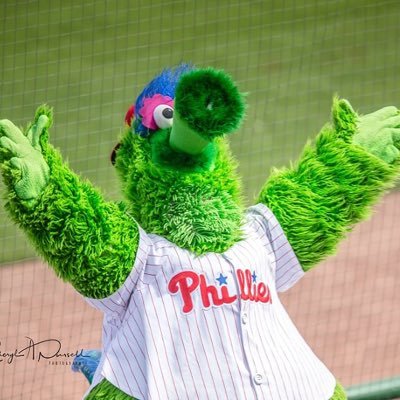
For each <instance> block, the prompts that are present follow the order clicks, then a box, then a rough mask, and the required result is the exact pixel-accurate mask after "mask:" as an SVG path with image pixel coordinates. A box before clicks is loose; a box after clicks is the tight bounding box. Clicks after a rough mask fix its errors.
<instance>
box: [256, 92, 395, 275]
mask: <svg viewBox="0 0 400 400" xmlns="http://www.w3.org/2000/svg"><path fill="white" fill-rule="evenodd" d="M333 121H334V125H333V126H332V125H327V126H325V127H324V128H323V129H322V131H321V133H320V134H319V135H318V137H317V139H316V141H315V143H314V144H308V145H307V146H306V147H305V149H304V152H303V155H302V156H301V157H300V160H299V162H298V163H297V164H296V165H295V166H293V167H292V168H290V169H282V170H280V171H277V170H275V171H274V172H273V173H272V175H271V176H270V178H269V179H268V181H267V183H266V184H265V185H264V187H263V188H262V190H261V193H260V195H259V201H261V202H263V203H265V204H266V205H267V206H268V207H269V208H270V209H271V210H272V212H273V213H274V214H275V216H276V217H277V219H278V221H279V222H280V224H281V226H282V228H283V230H284V231H285V233H286V235H287V238H288V240H289V242H290V244H291V245H292V247H293V249H294V251H295V253H296V255H297V257H298V259H299V261H300V263H301V265H302V267H303V269H304V270H309V269H310V268H311V267H312V266H314V265H316V264H317V263H319V262H320V261H321V260H323V259H324V258H325V257H326V256H327V255H329V254H332V253H334V251H335V250H336V247H337V245H338V243H339V242H340V240H341V239H342V238H343V237H344V236H345V235H346V233H347V232H348V231H349V230H350V229H351V228H352V227H353V226H354V224H355V223H357V222H358V221H360V220H362V219H363V218H366V216H367V215H368V213H369V211H370V206H371V205H373V204H374V203H375V202H376V201H377V199H378V198H379V196H380V195H381V194H382V193H383V192H384V191H385V190H387V189H388V188H389V187H390V186H392V185H393V183H394V180H395V178H396V176H398V174H399V170H400V168H399V162H396V163H395V164H393V165H389V164H387V163H385V162H384V161H382V160H380V159H378V158H377V157H375V156H373V155H372V154H369V153H368V152H367V151H365V150H364V149H363V148H361V147H360V146H357V145H355V144H352V143H351V141H352V138H353V135H354V134H355V132H356V125H357V115H356V114H355V113H354V111H353V110H352V109H351V107H350V106H349V104H348V103H347V102H345V101H339V100H337V99H336V100H335V101H334V106H333Z"/></svg>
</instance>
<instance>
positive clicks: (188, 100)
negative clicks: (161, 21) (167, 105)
mask: <svg viewBox="0 0 400 400" xmlns="http://www.w3.org/2000/svg"><path fill="white" fill-rule="evenodd" d="M174 109H175V110H174V122H173V125H172V130H171V134H170V146H171V147H172V148H173V149H174V150H176V151H179V152H182V153H186V154H189V155H198V154H200V153H202V152H203V150H204V149H205V148H206V147H207V145H208V144H209V143H210V142H212V141H213V139H214V138H216V137H219V136H222V135H226V134H230V133H232V132H234V131H235V130H236V129H237V128H238V127H239V125H240V123H241V122H242V120H243V116H244V111H245V102H244V99H243V95H242V94H241V93H240V92H239V90H238V88H237V87H236V85H235V84H234V82H233V81H232V79H231V78H230V77H229V75H227V74H226V73H225V72H224V71H221V70H214V69H211V68H207V69H198V70H194V71H191V72H189V73H187V74H185V75H183V76H182V78H181V79H180V81H179V83H178V86H177V88H176V93H175V106H174Z"/></svg>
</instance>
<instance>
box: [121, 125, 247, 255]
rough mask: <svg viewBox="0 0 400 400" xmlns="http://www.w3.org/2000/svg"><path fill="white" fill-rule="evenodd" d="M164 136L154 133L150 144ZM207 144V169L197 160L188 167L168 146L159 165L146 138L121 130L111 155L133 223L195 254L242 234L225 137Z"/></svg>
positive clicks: (237, 190) (238, 195)
mask: <svg viewBox="0 0 400 400" xmlns="http://www.w3.org/2000/svg"><path fill="white" fill-rule="evenodd" d="M164 135H165V132H162V131H161V132H156V133H154V136H155V137H154V139H152V140H153V143H154V142H158V143H159V141H162V140H164V141H165V142H164V145H165V143H166V140H167V138H166V137H164ZM157 136H160V137H161V139H158V138H157ZM163 137H164V139H163ZM213 145H214V146H215V149H216V150H215V153H213V154H215V159H214V160H213V168H210V169H204V164H201V163H200V164H196V163H195V164H193V168H188V164H187V163H186V162H187V160H186V158H182V159H179V158H178V159H176V158H175V154H173V150H170V152H171V158H170V161H169V163H170V165H168V160H167V159H166V160H163V165H162V167H161V166H160V165H159V163H158V162H154V161H153V158H152V155H151V154H152V151H151V147H152V143H151V142H149V141H148V140H147V139H143V138H141V137H139V136H137V135H132V133H130V132H129V130H127V131H126V133H125V135H124V137H123V139H122V141H121V147H120V148H119V150H118V153H117V158H116V168H117V170H118V172H119V174H120V176H121V178H122V182H123V191H124V194H125V196H126V197H127V198H128V200H129V204H130V206H131V210H132V215H133V216H134V218H135V219H136V220H137V221H138V223H139V225H140V226H142V227H143V228H144V229H145V230H146V231H147V232H152V233H156V234H159V235H162V236H164V237H165V238H167V239H168V240H170V241H172V242H174V243H175V244H177V245H178V246H180V247H183V248H185V249H189V250H191V251H193V252H194V253H196V254H202V253H206V252H209V251H213V252H218V253H219V252H223V251H225V250H227V249H228V248H229V247H231V246H232V245H233V244H234V243H235V242H237V241H239V240H240V238H241V237H242V234H241V225H242V218H243V211H244V210H243V207H242V201H241V200H242V199H241V188H240V180H239V178H238V176H237V175H236V172H235V169H236V163H235V162H234V161H233V159H232V156H231V154H230V152H229V148H228V145H227V143H226V141H225V139H223V138H220V139H217V140H216V141H215V142H214V144H213ZM213 151H214V150H213ZM168 154H169V153H168ZM158 157H160V156H156V157H155V159H156V160H158ZM179 161H182V162H183V168H182V169H178V162H179ZM185 166H186V167H185Z"/></svg>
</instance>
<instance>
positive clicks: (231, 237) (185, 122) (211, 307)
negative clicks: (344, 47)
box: [0, 65, 400, 400]
mask: <svg viewBox="0 0 400 400" xmlns="http://www.w3.org/2000/svg"><path fill="white" fill-rule="evenodd" d="M244 112H245V104H244V99H243V96H242V95H241V94H240V93H239V91H238V89H237V87H236V86H235V84H234V83H233V82H232V80H231V78H230V77H229V76H228V75H227V74H225V73H224V72H223V71H219V70H214V69H211V68H207V69H195V68H193V67H191V66H188V65H181V66H179V67H177V68H175V69H167V70H164V71H163V72H162V73H161V74H160V75H158V76H157V77H156V78H154V79H153V81H151V82H150V83H149V85H147V86H146V88H145V89H144V91H143V92H142V94H141V95H140V96H139V97H138V99H137V100H136V103H135V104H134V106H132V107H131V108H130V110H129V112H128V113H127V116H126V128H125V130H124V132H123V135H122V137H121V140H120V143H119V144H118V146H116V148H115V151H114V153H113V157H112V160H113V163H114V164H115V167H116V169H117V171H118V173H119V176H120V178H121V181H122V189H123V193H124V195H125V197H126V202H121V203H113V202H106V201H105V200H104V199H103V196H102V195H101V194H100V192H99V191H98V190H96V189H95V188H94V187H93V186H92V185H91V184H90V183H89V182H87V181H85V180H83V179H81V178H80V177H79V176H77V175H75V174H74V173H73V172H72V171H71V170H70V169H69V167H68V166H67V165H66V164H65V163H64V162H63V161H62V158H61V156H60V153H59V152H58V151H57V150H55V149H54V148H53V147H52V146H51V145H50V144H49V142H48V136H49V134H48V132H49V128H50V126H51V123H52V111H51V109H50V108H48V107H46V106H42V107H40V108H39V109H38V110H37V112H36V115H35V118H34V120H33V122H32V123H31V124H30V125H29V126H28V127H27V129H26V130H25V132H24V133H23V132H22V131H21V130H20V129H18V128H17V127H16V126H15V125H13V124H12V123H11V122H10V121H8V120H2V121H1V122H0V166H1V172H2V175H3V177H4V182H5V184H6V187H7V201H6V208H7V210H8V213H9V214H10V216H11V218H12V219H13V220H14V221H15V222H16V223H17V224H18V225H19V226H20V227H21V228H22V229H23V230H24V231H25V232H26V234H27V235H28V237H29V239H30V240H31V242H32V243H33V244H34V246H35V247H36V249H37V251H38V252H39V253H40V254H41V255H42V256H43V258H44V259H45V260H46V261H47V262H48V263H49V264H50V265H51V266H52V267H53V268H54V270H55V272H56V274H57V275H58V276H59V277H60V278H61V279H63V280H65V281H68V282H70V283H71V284H72V285H73V286H74V287H75V289H76V290H77V291H78V292H79V293H81V294H82V295H83V296H84V297H85V298H86V299H87V301H88V302H89V303H90V304H92V305H93V306H94V307H96V308H98V309H99V310H101V311H103V312H104V325H103V348H102V352H101V357H100V359H99V361H98V366H97V368H96V371H95V374H94V377H93V381H92V384H91V387H90V389H89V390H88V393H87V394H86V398H87V399H91V400H92V399H104V400H105V399H107V400H110V399H120V400H122V399H131V398H136V399H140V400H147V399H153V400H156V399H179V400H180V399H195V398H197V399H230V400H231V399H240V400H242V399H248V400H253V399H285V400H299V399H303V400H311V399H314V400H321V399H325V400H328V399H335V400H339V399H346V395H345V393H344V390H343V388H342V387H341V386H340V384H339V383H337V382H336V380H335V378H334V377H333V376H332V374H331V373H330V372H329V371H328V369H327V368H326V367H325V366H324V365H323V363H322V362H321V361H319V360H318V358H317V357H316V356H315V355H314V354H313V352H312V350H311V349H310V348H309V347H308V345H307V344H306V343H305V342H304V340H303V339H302V337H301V336H300V334H299V333H298V331H297V330H296V328H295V326H294V324H293V323H292V322H291V320H290V318H289V316H288V315H287V313H286V312H285V310H284V308H283V306H282V304H281V303H280V301H279V297H278V292H281V291H284V290H287V289H289V288H290V287H291V286H292V285H293V284H295V283H296V281H297V280H298V279H300V278H301V276H302V275H303V274H304V272H306V271H308V270H309V269H311V268H312V267H314V266H315V265H317V264H318V263H319V262H320V261H321V260H323V259H324V258H325V257H326V256H327V255H328V254H332V253H333V252H334V251H335V249H336V247H337V245H338V243H339V242H340V240H341V239H342V238H343V237H344V236H345V235H346V233H347V232H348V231H349V230H350V229H351V228H352V227H353V226H354V224H355V223H357V222H358V221H361V220H362V219H363V218H365V217H366V215H367V214H368V212H369V210H370V207H371V206H372V205H373V204H374V203H376V201H377V200H378V199H379V197H380V196H381V195H382V194H383V193H384V192H385V190H387V189H388V188H389V187H390V186H392V185H393V183H394V181H395V178H396V176H397V175H398V174H399V162H398V160H399V148H400V115H399V111H398V110H397V109H396V108H395V107H386V108H383V109H381V110H379V111H377V112H375V113H372V114H369V115H366V116H358V115H357V114H356V113H355V112H354V111H353V109H352V108H351V106H350V105H349V103H348V102H347V101H345V100H339V99H335V100H334V103H333V108H332V122H331V123H330V124H327V125H326V126H324V127H323V128H322V130H321V132H320V133H319V135H318V136H317V138H316V140H315V141H314V142H313V143H310V144H308V145H307V146H306V147H305V149H304V152H303V154H302V156H301V157H300V159H299V161H298V162H297V163H296V164H295V165H293V166H292V167H290V168H288V169H283V170H275V171H273V173H272V174H271V176H270V177H269V179H268V180H267V181H266V183H265V184H264V185H263V187H262V188H261V191H260V194H259V196H258V198H257V201H256V205H255V206H252V207H250V208H249V209H245V208H244V206H243V204H242V193H241V187H240V181H239V178H238V176H237V174H236V163H235V161H234V160H233V158H232V156H231V154H230V151H229V146H228V141H227V139H226V135H227V134H230V133H232V132H233V131H235V130H236V129H237V128H238V126H239V125H240V123H241V121H242V119H243V116H244Z"/></svg>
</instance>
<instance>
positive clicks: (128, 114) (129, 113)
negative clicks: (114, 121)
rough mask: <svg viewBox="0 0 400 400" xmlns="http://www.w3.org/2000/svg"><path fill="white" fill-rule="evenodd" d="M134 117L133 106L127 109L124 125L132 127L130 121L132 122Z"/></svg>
mask: <svg viewBox="0 0 400 400" xmlns="http://www.w3.org/2000/svg"><path fill="white" fill-rule="evenodd" d="M134 115H135V106H134V105H132V106H130V107H129V110H128V111H127V112H126V114H125V123H126V124H127V125H128V126H131V125H132V120H133V117H134Z"/></svg>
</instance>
